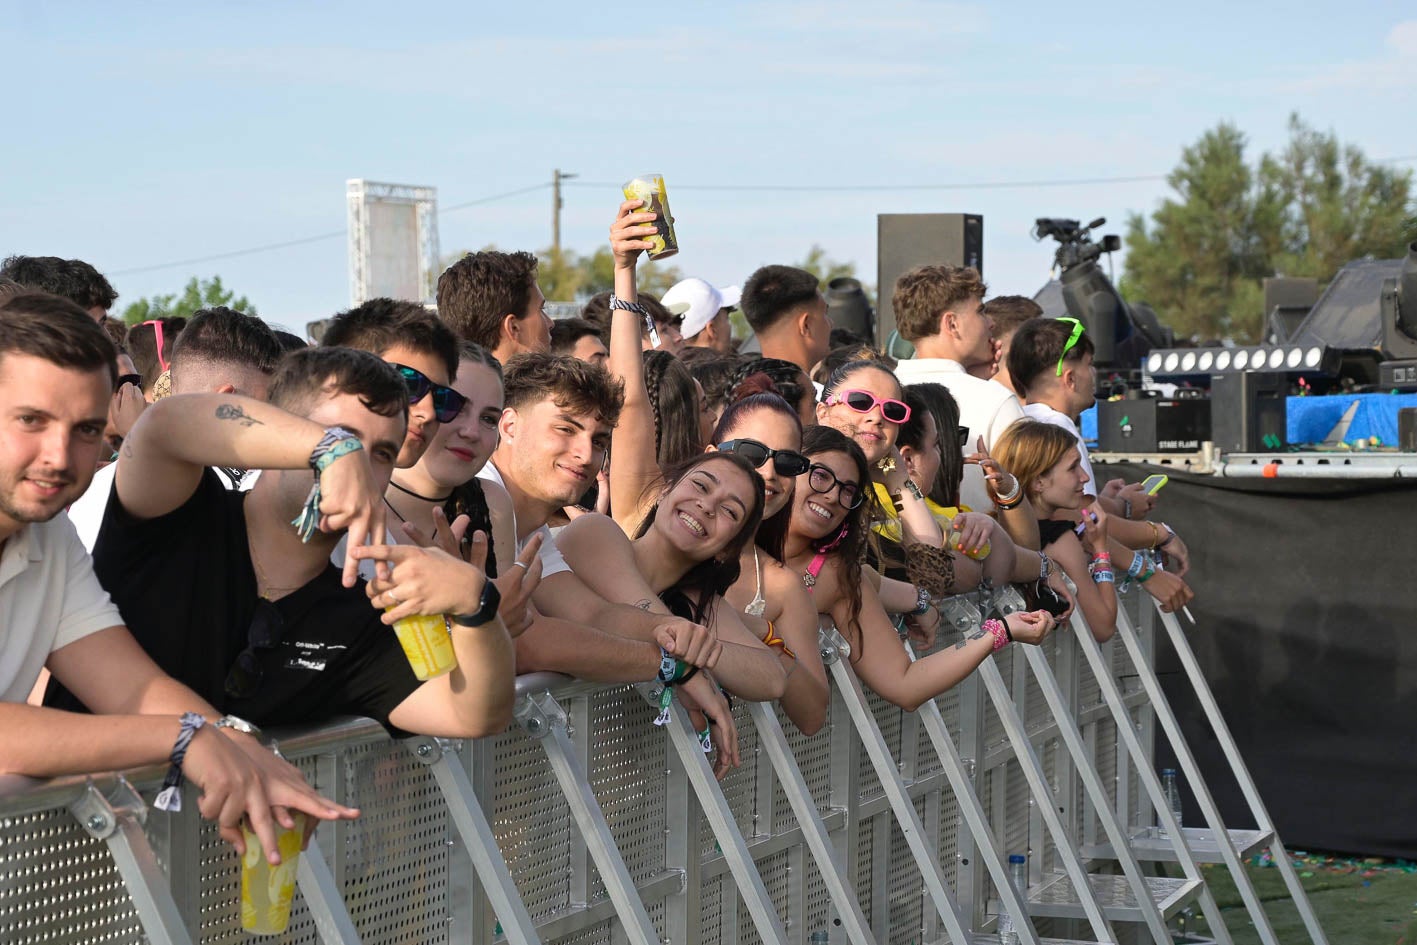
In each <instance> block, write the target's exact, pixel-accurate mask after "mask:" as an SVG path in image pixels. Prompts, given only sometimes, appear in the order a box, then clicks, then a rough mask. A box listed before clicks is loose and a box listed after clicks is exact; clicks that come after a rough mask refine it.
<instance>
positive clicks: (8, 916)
mask: <svg viewBox="0 0 1417 945" xmlns="http://www.w3.org/2000/svg"><path fill="white" fill-rule="evenodd" d="M143 940H144V939H143V933H142V926H141V925H140V924H139V923H138V915H137V912H136V911H135V910H134V909H133V906H132V903H131V901H130V899H129V897H128V891H127V889H125V888H124V886H123V881H122V879H121V878H120V877H119V875H118V870H117V869H116V868H115V867H114V866H113V860H112V858H111V857H110V856H109V855H108V847H107V846H106V845H105V844H104V843H103V842H102V841H101V840H94V839H93V838H91V837H90V836H89V835H88V834H86V833H84V831H83V830H81V829H80V828H79V825H78V822H76V821H75V820H74V818H73V817H71V816H70V815H69V812H68V811H67V810H47V811H42V812H40V813H34V814H22V815H20V816H16V817H7V818H3V819H0V942H7V943H9V942H26V943H30V942H32V943H36V945H40V943H43V945H51V943H53V945H61V943H62V945H88V943H90V942H113V943H117V942H141V941H143Z"/></svg>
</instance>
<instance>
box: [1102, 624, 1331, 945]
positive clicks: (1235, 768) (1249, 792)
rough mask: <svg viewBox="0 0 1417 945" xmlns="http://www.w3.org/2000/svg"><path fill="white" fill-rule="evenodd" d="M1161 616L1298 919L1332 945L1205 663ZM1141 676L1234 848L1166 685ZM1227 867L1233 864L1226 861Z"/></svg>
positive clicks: (1244, 882)
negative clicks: (1204, 668) (1218, 699)
mask: <svg viewBox="0 0 1417 945" xmlns="http://www.w3.org/2000/svg"><path fill="white" fill-rule="evenodd" d="M1157 614H1158V615H1159V616H1160V618H1161V624H1162V626H1164V627H1165V628H1166V635H1167V637H1169V638H1170V640H1171V646H1172V648H1173V649H1174V650H1175V651H1176V656H1177V657H1178V658H1179V659H1180V661H1181V666H1182V668H1183V669H1184V670H1185V673H1186V677H1187V679H1189V680H1190V683H1191V687H1192V688H1193V689H1194V690H1195V694H1196V699H1197V701H1198V702H1200V705H1201V709H1202V710H1203V711H1204V712H1205V717H1206V721H1207V722H1208V723H1209V724H1210V728H1211V731H1213V732H1214V733H1215V739H1216V741H1217V742H1218V743H1219V744H1220V749H1221V752H1222V753H1223V754H1224V756H1225V760H1226V762H1227V763H1228V764H1229V765H1230V771H1231V773H1232V774H1234V776H1235V780H1236V781H1237V782H1238V783H1239V785H1240V792H1241V793H1242V794H1243V795H1244V797H1245V803H1246V804H1247V805H1248V806H1249V808H1250V814H1251V816H1253V817H1254V819H1255V826H1256V827H1257V828H1259V830H1260V831H1261V832H1263V833H1264V834H1265V836H1266V837H1267V838H1268V846H1269V851H1270V855H1271V857H1272V858H1273V860H1274V864H1275V866H1277V867H1279V871H1280V874H1281V875H1283V877H1284V883H1285V885H1286V886H1287V887H1288V888H1289V895H1290V897H1291V898H1292V899H1293V900H1294V907H1295V908H1296V909H1298V910H1299V916H1300V918H1301V919H1303V921H1304V927H1305V928H1306V929H1307V930H1308V932H1309V938H1310V940H1311V941H1312V942H1313V945H1328V936H1326V935H1325V934H1324V930H1323V927H1322V926H1320V925H1319V920H1318V917H1317V916H1316V915H1314V909H1313V906H1312V905H1310V903H1309V897H1308V895H1307V894H1306V893H1305V892H1304V886H1303V884H1302V883H1300V882H1299V875H1298V874H1297V873H1296V872H1295V871H1294V864H1293V863H1291V862H1290V861H1289V854H1288V852H1286V851H1285V849H1284V844H1283V843H1282V842H1281V841H1280V839H1279V832H1278V831H1277V830H1275V827H1274V822H1273V821H1271V820H1270V817H1269V811H1268V809H1266V808H1265V805H1264V801H1263V800H1262V799H1261V798H1260V792H1259V789H1258V788H1256V787H1255V782H1254V779H1253V778H1252V777H1250V771H1249V768H1247V767H1246V766H1245V759H1244V758H1243V757H1241V755H1240V748H1239V746H1238V745H1236V744H1235V739H1234V736H1232V735H1231V734H1230V727H1229V726H1228V725H1226V724H1225V716H1224V715H1222V714H1221V712H1220V705H1219V703H1217V702H1216V701H1215V694H1214V693H1213V692H1211V689H1210V684H1209V683H1208V682H1206V678H1205V673H1203V672H1202V671H1201V668H1200V663H1199V662H1198V661H1197V660H1196V654H1195V651H1194V650H1192V649H1191V644H1190V641H1188V640H1187V639H1186V634H1185V631H1183V630H1182V629H1181V623H1180V621H1179V620H1178V619H1177V617H1176V615H1175V614H1168V613H1163V612H1162V611H1161V609H1160V608H1159V607H1157ZM1126 630H1127V632H1126V633H1123V625H1122V624H1121V623H1120V622H1119V623H1118V625H1117V632H1118V634H1119V635H1121V636H1122V642H1123V643H1124V644H1125V645H1126V647H1127V653H1128V655H1130V656H1131V657H1132V661H1133V662H1134V663H1135V662H1136V660H1137V657H1138V655H1139V654H1138V651H1139V647H1138V644H1137V640H1136V636H1135V634H1133V633H1132V632H1131V628H1130V627H1127V628H1126ZM1138 673H1139V674H1140V676H1141V678H1142V684H1143V685H1144V686H1146V688H1147V694H1148V695H1149V696H1150V697H1151V699H1152V702H1153V704H1154V705H1155V707H1156V716H1157V720H1158V721H1159V722H1160V723H1161V727H1162V729H1163V731H1165V733H1166V737H1167V739H1168V740H1169V741H1170V743H1171V747H1172V749H1173V750H1174V751H1175V752H1176V758H1177V760H1178V761H1179V762H1180V764H1181V769H1182V771H1183V772H1184V773H1185V775H1186V778H1187V780H1188V781H1190V784H1191V790H1192V793H1193V794H1195V797H1196V802H1197V803H1198V804H1200V806H1201V811H1202V813H1203V814H1204V815H1205V818H1206V822H1207V824H1208V825H1209V826H1210V827H1211V829H1212V830H1213V831H1215V834H1216V839H1217V840H1220V841H1221V843H1222V846H1224V845H1225V844H1227V843H1229V834H1228V832H1227V831H1226V829H1225V823H1224V821H1223V820H1222V819H1221V817H1220V808H1219V807H1218V806H1217V805H1216V803H1215V799H1214V798H1213V797H1212V796H1211V794H1210V790H1209V788H1207V787H1206V784H1205V780H1204V778H1203V777H1202V775H1201V771H1200V765H1198V764H1197V763H1196V760H1195V756H1194V755H1192V754H1191V750H1190V746H1189V744H1188V743H1187V742H1186V737H1185V735H1184V733H1182V731H1181V726H1180V723H1179V722H1177V720H1176V715H1175V712H1173V711H1172V709H1171V705H1170V703H1169V702H1168V701H1167V700H1166V696H1165V694H1164V693H1163V692H1162V691H1161V685H1160V682H1159V680H1157V678H1156V674H1155V673H1154V672H1152V671H1150V670H1149V669H1147V670H1143V669H1142V668H1141V667H1138ZM1236 859H1237V865H1235V866H1231V867H1230V868H1231V872H1232V873H1233V874H1234V877H1235V885H1236V886H1237V887H1238V888H1239V889H1240V891H1241V894H1242V896H1243V897H1244V900H1245V905H1246V907H1247V908H1248V909H1249V910H1250V911H1251V913H1254V912H1256V911H1258V912H1260V913H1263V912H1264V906H1263V904H1262V903H1261V902H1260V900H1259V896H1258V895H1257V894H1256V893H1255V892H1254V887H1253V885H1252V884H1251V883H1250V880H1249V874H1248V873H1246V872H1245V869H1244V864H1243V863H1239V862H1238V857H1237V858H1236ZM1227 865H1229V862H1228V860H1227Z"/></svg>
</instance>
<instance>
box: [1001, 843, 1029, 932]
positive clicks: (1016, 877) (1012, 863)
mask: <svg viewBox="0 0 1417 945" xmlns="http://www.w3.org/2000/svg"><path fill="white" fill-rule="evenodd" d="M1009 880H1010V882H1012V883H1013V887H1014V891H1015V892H1016V893H1018V896H1019V898H1020V899H1022V898H1024V896H1025V895H1026V894H1027V893H1028V858H1027V857H1025V856H1024V855H1023V854H1021V853H1010V854H1009ZM999 945H1018V932H1017V931H1015V930H1014V917H1013V915H1012V914H1011V913H1010V912H1009V910H1008V907H1007V906H1004V907H1002V908H1000V909H999Z"/></svg>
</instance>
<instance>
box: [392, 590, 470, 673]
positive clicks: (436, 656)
mask: <svg viewBox="0 0 1417 945" xmlns="http://www.w3.org/2000/svg"><path fill="white" fill-rule="evenodd" d="M390 610H393V608H392V607H388V608H385V611H384V612H385V613H388V612H389V611H390ZM394 633H395V634H396V635H397V636H398V638H399V644H400V645H402V646H403V655H404V656H406V657H408V665H409V666H412V667H413V675H415V676H417V677H418V678H419V679H420V680H425V679H432V678H434V677H435V676H441V675H443V674H444V673H446V672H450V671H451V670H452V668H453V667H454V666H456V665H458V656H457V654H456V653H455V652H453V638H452V635H451V634H450V633H448V618H446V617H443V616H437V617H429V616H423V615H419V616H414V617H405V618H403V619H402V620H399V621H397V622H395V623H394Z"/></svg>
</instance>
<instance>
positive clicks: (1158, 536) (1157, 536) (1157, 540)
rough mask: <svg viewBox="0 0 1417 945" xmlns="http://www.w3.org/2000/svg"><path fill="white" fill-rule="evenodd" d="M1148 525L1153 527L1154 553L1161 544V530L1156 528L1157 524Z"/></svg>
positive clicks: (1150, 523)
mask: <svg viewBox="0 0 1417 945" xmlns="http://www.w3.org/2000/svg"><path fill="white" fill-rule="evenodd" d="M1146 524H1147V525H1149V526H1150V527H1151V548H1152V550H1153V551H1154V550H1155V549H1156V546H1157V545H1159V544H1161V529H1159V528H1157V527H1156V523H1155V522H1147V523H1146Z"/></svg>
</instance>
